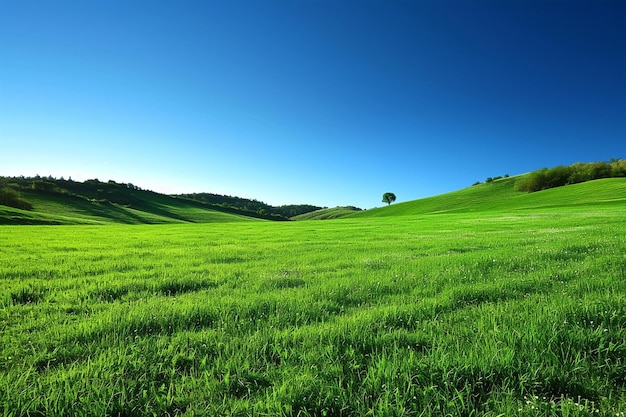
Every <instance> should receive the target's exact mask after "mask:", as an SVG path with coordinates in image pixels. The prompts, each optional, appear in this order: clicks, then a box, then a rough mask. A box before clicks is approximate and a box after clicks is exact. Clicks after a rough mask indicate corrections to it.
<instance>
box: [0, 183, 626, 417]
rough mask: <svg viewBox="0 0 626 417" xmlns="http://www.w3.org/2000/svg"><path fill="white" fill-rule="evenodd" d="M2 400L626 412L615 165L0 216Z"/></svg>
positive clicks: (489, 412)
mask: <svg viewBox="0 0 626 417" xmlns="http://www.w3.org/2000/svg"><path fill="white" fill-rule="evenodd" d="M0 280H1V282H2V286H1V287H0V306H1V307H0V329H1V332H0V410H1V412H2V415H4V416H100V415H110V416H135V415H139V416H144V415H145V416H153V415H154V416H165V415H170V416H172V415H186V416H229V415H241V416H263V415H272V416H274V415H278V416H282V415H284V416H366V415H371V416H596V415H600V416H614V417H619V416H626V388H625V387H626V180H625V179H608V180H600V181H593V182H589V183H583V184H578V185H572V186H567V187H561V188H558V189H551V190H545V191H541V192H538V193H533V194H524V193H517V192H515V191H514V189H513V188H512V183H511V181H510V179H503V180H499V181H496V182H494V183H492V184H483V185H481V186H476V187H471V188H468V189H466V190H460V191H458V192H456V193H451V194H448V195H445V196H438V197H433V198H431V199H425V200H419V201H415V202H409V203H402V204H397V205H392V206H391V207H388V208H384V209H377V210H368V211H365V212H359V213H357V214H353V215H351V216H348V217H345V218H342V219H335V220H330V221H301V222H267V221H246V222H215V223H203V224H160V225H113V224H109V225H105V226H102V225H100V226H94V225H75V226H2V227H0Z"/></svg>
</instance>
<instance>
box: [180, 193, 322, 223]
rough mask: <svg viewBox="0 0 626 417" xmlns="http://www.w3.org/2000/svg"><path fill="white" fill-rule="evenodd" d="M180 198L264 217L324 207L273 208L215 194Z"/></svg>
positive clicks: (288, 206)
mask: <svg viewBox="0 0 626 417" xmlns="http://www.w3.org/2000/svg"><path fill="white" fill-rule="evenodd" d="M178 197H184V198H189V199H192V200H197V201H202V202H204V203H209V204H213V205H218V206H221V207H225V208H231V209H237V210H243V211H246V212H252V213H257V214H260V215H263V216H280V217H284V218H290V217H294V216H297V215H299V214H304V213H309V212H312V211H315V210H320V209H322V208H324V207H318V206H313V205H310V204H291V205H283V206H271V205H269V204H266V203H264V202H262V201H258V200H250V199H247V198H241V197H233V196H229V195H220V194H213V193H193V194H179V195H178Z"/></svg>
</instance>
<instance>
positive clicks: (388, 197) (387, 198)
mask: <svg viewBox="0 0 626 417" xmlns="http://www.w3.org/2000/svg"><path fill="white" fill-rule="evenodd" d="M394 201H396V195H395V194H394V193H385V194H383V203H387V205H390V204H391V203H393V202H394Z"/></svg>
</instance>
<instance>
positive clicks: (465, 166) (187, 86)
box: [0, 0, 626, 208]
mask: <svg viewBox="0 0 626 417" xmlns="http://www.w3.org/2000/svg"><path fill="white" fill-rule="evenodd" d="M624 157H626V2H625V1H602V0H590V1H566V0H545V1H535V0H524V1H522V0H519V1H516V0H506V1H501V0H490V1H487V0H467V1H458V0H457V1H452V0H423V1H419V0H415V1H388V0H358V1H343V0H332V1H331V0H320V1H313V0H290V1H287V0H283V1H278V0H255V1H252V0H250V1H243V0H234V1H226V0H224V1H211V0H207V1H203V0H197V1H189V0H176V1H174V0H171V1H156V0H124V1H122V0H102V1H98V0H76V1H71V0H61V1H48V0H46V1H32V0H4V1H2V2H1V3H0V175H10V176H17V175H26V176H31V175H35V174H39V175H46V176H47V175H53V176H55V177H61V176H64V177H65V178H68V177H72V179H74V180H81V181H82V180H86V179H90V178H98V179H100V180H102V181H106V180H109V179H112V180H115V181H119V182H132V183H134V184H136V185H139V186H141V187H143V188H147V189H151V190H154V191H158V192H163V193H187V192H213V193H219V194H228V195H236V196H240V197H247V198H256V199H258V200H261V201H265V202H267V203H270V204H274V205H280V204H291V203H294V204H296V203H310V204H317V205H322V206H330V207H332V206H337V205H356V206H359V207H362V208H370V207H375V206H382V205H384V204H383V203H382V202H381V199H382V194H383V193H384V192H386V191H391V192H394V193H396V195H397V196H398V201H406V200H413V199H416V198H421V197H427V196H431V195H436V194H441V193H444V192H448V191H453V190H456V189H459V188H463V187H466V186H469V185H471V184H472V183H474V182H475V181H484V180H485V178H487V177H490V176H496V175H504V174H507V173H508V174H510V175H515V174H521V173H524V172H528V171H532V170H535V169H538V168H542V167H551V166H555V165H560V164H570V163H574V162H578V161H581V162H590V161H605V160H608V159H610V158H624Z"/></svg>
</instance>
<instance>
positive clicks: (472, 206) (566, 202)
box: [349, 177, 626, 218]
mask: <svg viewBox="0 0 626 417" xmlns="http://www.w3.org/2000/svg"><path fill="white" fill-rule="evenodd" d="M517 179H519V177H510V178H502V179H499V180H497V181H493V182H491V183H485V184H479V185H474V186H472V187H468V188H464V189H462V190H458V191H454V192H451V193H447V194H442V195H438V196H434V197H429V198H424V199H420V200H414V201H408V202H404V203H398V204H392V205H391V206H388V207H383V208H378V209H372V210H367V211H362V212H359V213H354V214H351V215H350V216H349V217H354V218H363V217H387V216H407V215H424V214H438V213H439V214H440V213H454V212H456V213H472V212H484V211H520V210H529V209H533V210H536V209H549V208H551V207H563V206H572V207H576V206H585V205H588V204H593V205H607V204H610V205H612V204H618V205H620V204H621V205H623V206H626V178H606V179H600V180H594V181H588V182H584V183H580V184H572V185H567V186H563V187H557V188H551V189H548V190H543V191H539V192H535V193H526V192H521V191H517V190H516V188H515V182H516V180H517Z"/></svg>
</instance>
